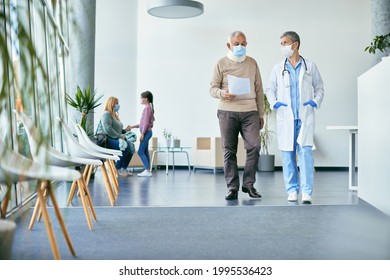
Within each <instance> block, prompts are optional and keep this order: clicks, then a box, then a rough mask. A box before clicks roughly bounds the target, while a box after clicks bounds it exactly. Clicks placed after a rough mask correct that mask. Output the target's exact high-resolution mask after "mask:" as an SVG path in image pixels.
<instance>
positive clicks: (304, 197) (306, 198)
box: [302, 192, 311, 203]
mask: <svg viewBox="0 0 390 280" xmlns="http://www.w3.org/2000/svg"><path fill="white" fill-rule="evenodd" d="M302 203H311V196H310V194H307V193H304V192H303V193H302Z"/></svg>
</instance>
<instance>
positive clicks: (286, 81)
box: [282, 55, 307, 88]
mask: <svg viewBox="0 0 390 280" xmlns="http://www.w3.org/2000/svg"><path fill="white" fill-rule="evenodd" d="M299 57H300V58H302V61H303V64H304V65H305V73H306V72H307V65H306V61H305V59H304V58H303V57H302V56H301V55H300V56H299ZM286 64H287V58H286V60H285V61H284V65H283V71H282V77H283V82H284V86H285V87H286V88H288V87H290V71H288V69H287V68H286ZM286 72H287V74H288V75H284V74H285V73H286Z"/></svg>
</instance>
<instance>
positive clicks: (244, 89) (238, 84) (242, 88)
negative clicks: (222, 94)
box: [227, 75, 251, 95]
mask: <svg viewBox="0 0 390 280" xmlns="http://www.w3.org/2000/svg"><path fill="white" fill-rule="evenodd" d="M227 78H228V85H229V92H230V93H233V94H235V95H241V94H248V93H250V92H251V85H250V79H249V78H239V77H236V76H233V75H228V76H227Z"/></svg>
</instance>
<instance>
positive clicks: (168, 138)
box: [163, 128, 172, 148]
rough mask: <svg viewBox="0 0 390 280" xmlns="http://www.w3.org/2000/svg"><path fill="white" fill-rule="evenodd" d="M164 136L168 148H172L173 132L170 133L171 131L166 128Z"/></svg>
mask: <svg viewBox="0 0 390 280" xmlns="http://www.w3.org/2000/svg"><path fill="white" fill-rule="evenodd" d="M163 136H164V138H165V141H166V143H167V147H168V148H169V147H171V143H172V132H170V131H169V130H167V129H166V128H164V131H163Z"/></svg>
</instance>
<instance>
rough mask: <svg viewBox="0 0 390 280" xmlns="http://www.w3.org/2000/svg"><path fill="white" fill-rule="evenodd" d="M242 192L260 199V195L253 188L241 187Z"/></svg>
mask: <svg viewBox="0 0 390 280" xmlns="http://www.w3.org/2000/svg"><path fill="white" fill-rule="evenodd" d="M242 191H243V192H244V193H247V194H249V196H250V197H252V198H261V194H259V193H258V192H257V190H256V189H255V188H254V187H251V188H245V187H242Z"/></svg>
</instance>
